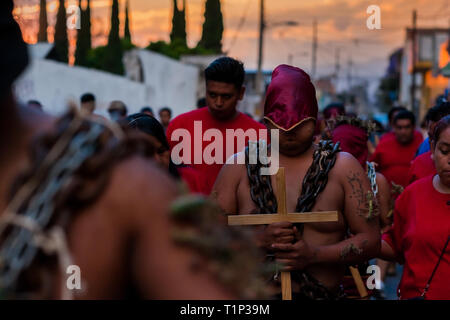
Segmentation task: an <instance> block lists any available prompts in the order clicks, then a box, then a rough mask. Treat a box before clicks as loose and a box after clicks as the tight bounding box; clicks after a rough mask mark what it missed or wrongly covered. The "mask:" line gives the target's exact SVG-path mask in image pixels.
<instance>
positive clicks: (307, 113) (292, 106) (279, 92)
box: [264, 65, 318, 131]
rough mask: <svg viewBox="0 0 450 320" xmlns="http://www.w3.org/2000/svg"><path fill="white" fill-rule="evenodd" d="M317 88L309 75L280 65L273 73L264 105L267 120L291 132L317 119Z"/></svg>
mask: <svg viewBox="0 0 450 320" xmlns="http://www.w3.org/2000/svg"><path fill="white" fill-rule="evenodd" d="M317 112H318V106H317V99H316V89H315V88H314V85H313V84H312V83H311V79H310V78H309V76H308V74H307V73H306V72H304V71H303V70H301V69H299V68H296V67H292V66H288V65H281V66H278V67H277V68H276V69H275V70H274V71H273V74H272V82H271V83H270V85H269V88H268V90H267V96H266V104H265V106H264V119H266V120H268V121H270V122H271V123H272V124H274V125H275V126H276V127H277V128H279V129H281V130H284V131H289V130H292V129H294V128H295V127H297V126H298V125H299V124H301V123H302V122H304V121H306V120H308V119H314V120H317Z"/></svg>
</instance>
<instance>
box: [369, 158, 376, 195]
mask: <svg viewBox="0 0 450 320" xmlns="http://www.w3.org/2000/svg"><path fill="white" fill-rule="evenodd" d="M367 176H368V177H369V180H370V186H371V188H372V192H373V195H374V197H376V196H377V194H378V184H377V172H376V171H375V165H374V163H373V162H367Z"/></svg>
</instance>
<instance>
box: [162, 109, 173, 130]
mask: <svg viewBox="0 0 450 320" xmlns="http://www.w3.org/2000/svg"><path fill="white" fill-rule="evenodd" d="M159 119H160V120H161V124H162V126H163V127H164V132H166V131H167V127H168V126H169V123H170V120H172V110H171V109H170V108H168V107H164V108H161V110H159Z"/></svg>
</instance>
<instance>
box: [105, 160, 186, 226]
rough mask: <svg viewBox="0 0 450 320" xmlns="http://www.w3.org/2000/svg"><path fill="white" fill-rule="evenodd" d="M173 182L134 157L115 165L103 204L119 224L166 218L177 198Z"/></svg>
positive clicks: (158, 170) (163, 173) (160, 171)
mask: <svg viewBox="0 0 450 320" xmlns="http://www.w3.org/2000/svg"><path fill="white" fill-rule="evenodd" d="M176 190H177V189H176V185H175V183H174V181H172V179H171V178H170V177H169V176H168V175H167V174H166V173H165V172H163V171H162V170H160V169H159V168H158V167H156V165H155V164H154V163H153V161H151V160H149V159H145V158H143V157H140V156H133V157H130V158H128V159H126V160H124V161H122V162H121V163H120V164H118V165H116V166H115V167H114V169H113V171H112V173H111V177H110V182H109V184H108V187H107V190H105V193H104V197H103V199H102V204H103V205H104V206H106V207H108V208H109V209H110V210H112V211H113V212H115V213H116V217H117V218H118V219H120V220H126V221H129V220H132V218H133V217H134V218H135V219H134V220H135V221H136V222H137V223H139V221H141V219H147V218H148V216H149V215H151V214H165V213H167V211H168V209H169V205H170V203H171V202H172V200H174V199H175V196H176V193H177V191H176Z"/></svg>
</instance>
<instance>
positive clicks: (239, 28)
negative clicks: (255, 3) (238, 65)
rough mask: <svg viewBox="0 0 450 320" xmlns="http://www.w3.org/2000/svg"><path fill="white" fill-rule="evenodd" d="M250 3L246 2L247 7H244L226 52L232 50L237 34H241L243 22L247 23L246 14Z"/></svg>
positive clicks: (250, 1)
mask: <svg viewBox="0 0 450 320" xmlns="http://www.w3.org/2000/svg"><path fill="white" fill-rule="evenodd" d="M251 3H252V0H247V5H246V7H245V10H244V13H243V14H242V17H241V19H240V20H239V24H238V27H237V29H236V32H235V34H234V37H233V39H232V40H231V44H230V46H229V48H228V52H230V51H231V49H233V47H234V45H235V44H236V41H237V39H238V36H239V33H240V32H241V30H242V28H243V27H244V25H245V22H246V21H247V16H248V12H249V9H250V4H251Z"/></svg>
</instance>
